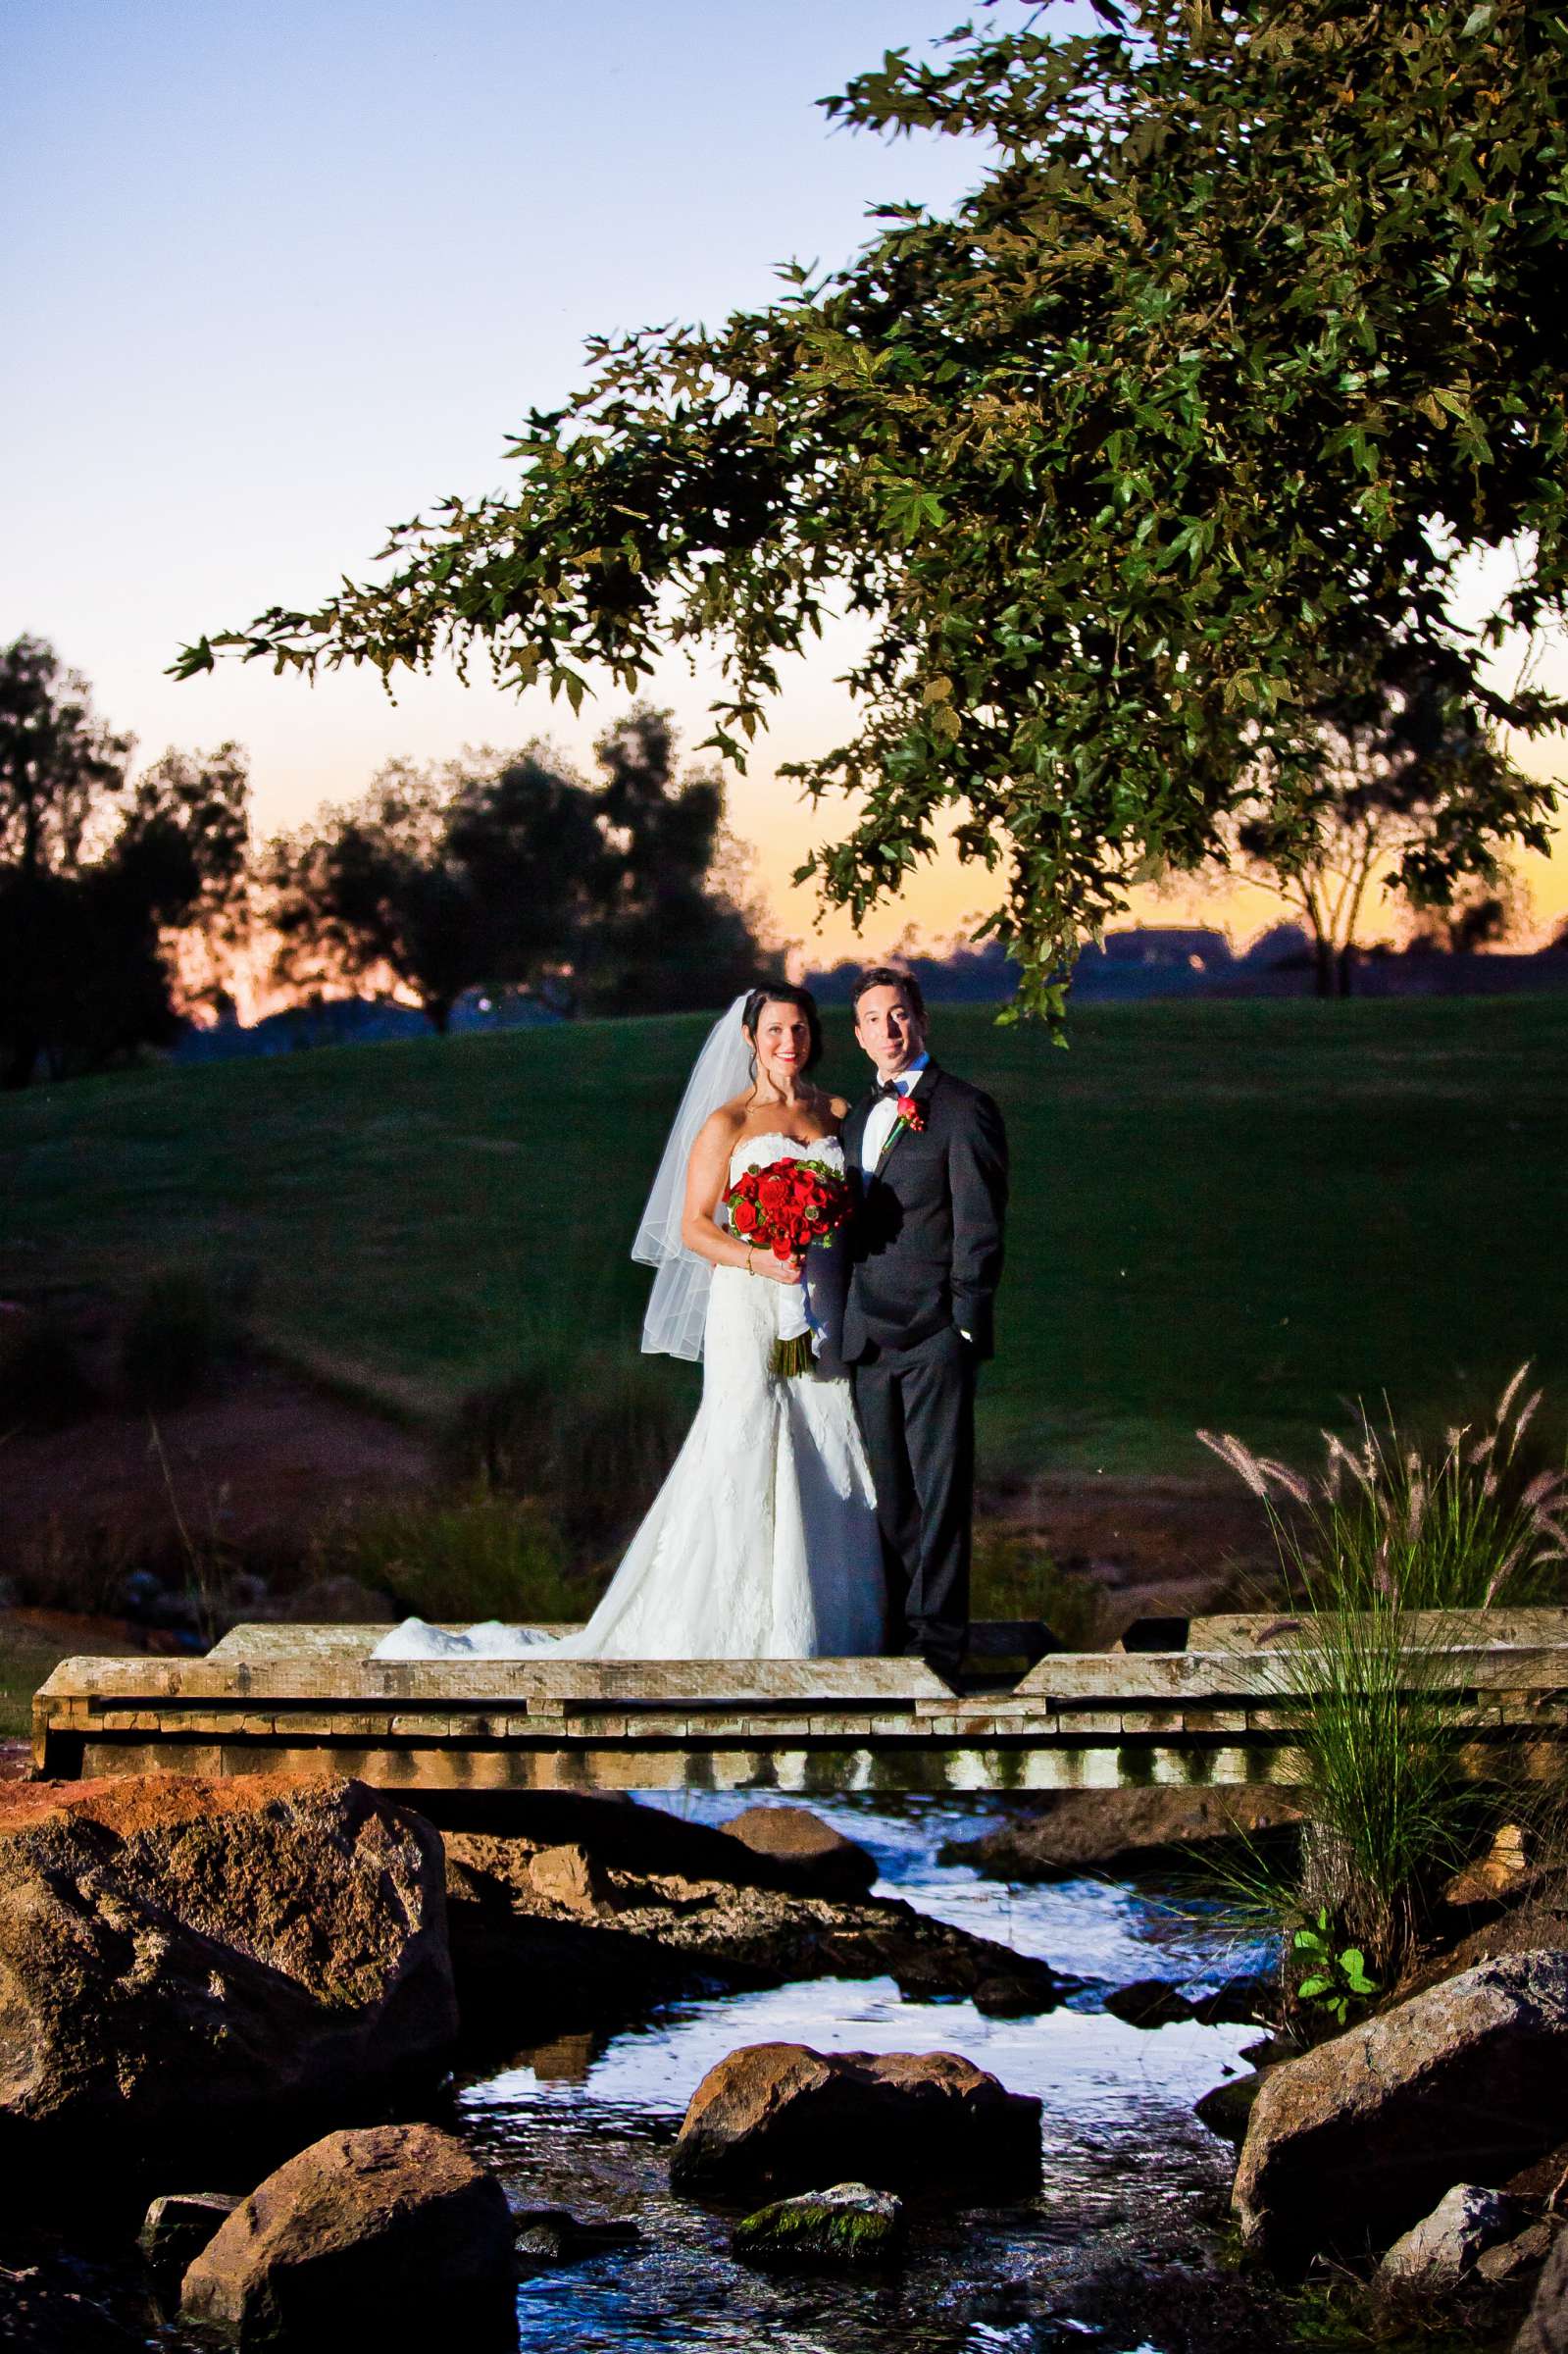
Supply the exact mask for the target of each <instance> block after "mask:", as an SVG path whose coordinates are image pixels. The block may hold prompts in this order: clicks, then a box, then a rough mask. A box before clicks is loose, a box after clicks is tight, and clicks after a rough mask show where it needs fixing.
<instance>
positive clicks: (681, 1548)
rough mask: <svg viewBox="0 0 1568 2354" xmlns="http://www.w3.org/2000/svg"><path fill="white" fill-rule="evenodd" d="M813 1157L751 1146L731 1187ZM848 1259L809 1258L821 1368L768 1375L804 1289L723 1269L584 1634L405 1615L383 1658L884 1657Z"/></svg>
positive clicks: (827, 1153) (787, 1141) (814, 1148)
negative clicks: (625, 1544)
mask: <svg viewBox="0 0 1568 2354" xmlns="http://www.w3.org/2000/svg"><path fill="white" fill-rule="evenodd" d="M806 1152H809V1154H810V1156H811V1157H812V1158H813V1159H820V1160H826V1161H829V1162H830V1163H831V1164H832V1165H834V1166H836V1167H840V1168H841V1167H842V1165H843V1154H842V1150H841V1148H840V1147H839V1145H838V1144H837V1143H836V1142H835V1141H833V1140H829V1141H827V1142H824V1143H820V1144H814V1145H811V1146H809V1147H807V1146H803V1145H801V1144H799V1143H797V1142H796V1141H795V1140H794V1139H793V1138H791V1137H786V1136H754V1137H748V1138H747V1139H746V1140H745V1142H744V1143H743V1144H742V1145H741V1146H739V1147H738V1148H737V1150H736V1151H735V1153H734V1155H733V1159H732V1161H731V1177H732V1181H733V1178H734V1177H735V1176H737V1175H738V1174H739V1172H740V1171H741V1170H742V1169H744V1168H757V1167H764V1166H766V1165H767V1164H768V1163H769V1162H771V1161H775V1160H779V1159H782V1158H784V1157H785V1156H789V1157H795V1156H798V1155H800V1154H801V1153H806ZM847 1256H848V1254H847V1250H846V1248H845V1245H844V1242H843V1240H842V1239H840V1240H839V1242H838V1243H837V1244H836V1245H835V1246H834V1247H833V1248H831V1249H829V1250H826V1251H824V1250H822V1249H821V1248H818V1249H814V1250H813V1251H812V1253H811V1254H810V1257H809V1262H808V1266H807V1281H808V1286H809V1290H810V1296H811V1300H812V1305H813V1315H814V1319H815V1320H816V1321H817V1322H818V1324H819V1325H820V1326H821V1327H822V1328H823V1341H822V1344H821V1346H820V1348H819V1356H818V1368H817V1371H816V1372H815V1373H807V1374H802V1375H797V1376H796V1377H795V1378H793V1379H791V1380H778V1379H776V1378H775V1377H774V1376H773V1374H772V1373H771V1372H770V1370H769V1359H770V1356H771V1354H772V1350H773V1344H774V1340H775V1338H776V1337H777V1336H778V1334H779V1333H780V1332H781V1331H782V1330H789V1329H793V1327H794V1321H795V1310H796V1305H797V1300H798V1295H796V1294H795V1293H793V1292H792V1291H791V1290H788V1289H786V1288H785V1287H784V1286H782V1285H780V1284H777V1283H773V1282H770V1281H769V1280H768V1279H767V1278H766V1277H760V1278H759V1277H757V1276H751V1275H747V1274H746V1272H745V1270H744V1269H743V1268H740V1267H716V1268H715V1269H714V1271H713V1283H712V1287H711V1290H710V1292H709V1296H708V1312H707V1322H706V1325H705V1327H704V1339H703V1373H702V1403H701V1405H700V1406H699V1407H698V1408H697V1413H696V1418H695V1420H694V1421H693V1423H692V1425H691V1428H690V1430H689V1431H688V1433H687V1434H686V1439H685V1443H684V1445H683V1448H682V1450H681V1453H680V1455H679V1456H678V1457H677V1458H676V1461H675V1465H674V1468H673V1469H672V1470H671V1473H670V1476H669V1478H668V1479H667V1480H666V1481H665V1483H664V1486H663V1487H662V1489H661V1490H660V1491H659V1495H658V1497H657V1499H656V1500H655V1502H654V1505H653V1508H652V1510H650V1511H649V1513H648V1515H647V1517H646V1519H645V1520H644V1521H643V1523H642V1525H641V1527H640V1528H639V1529H638V1530H637V1533H636V1535H635V1536H634V1537H633V1538H632V1544H631V1546H630V1548H629V1550H628V1552H627V1555H626V1558H625V1559H624V1561H622V1563H621V1566H620V1568H619V1569H618V1570H617V1571H616V1574H615V1577H614V1579H613V1581H612V1582H611V1584H610V1587H609V1589H608V1591H607V1592H606V1594H605V1596H604V1599H603V1600H602V1601H601V1602H600V1604H599V1606H598V1608H597V1610H596V1611H595V1612H594V1613H593V1615H592V1617H591V1618H590V1619H589V1620H588V1622H587V1624H586V1626H584V1627H582V1628H581V1629H580V1630H579V1631H578V1632H577V1633H575V1634H572V1635H567V1636H561V1637H554V1638H552V1637H548V1636H540V1635H537V1634H534V1633H533V1632H532V1631H531V1630H530V1629H528V1628H526V1627H509V1626H505V1625H502V1624H499V1623H492V1624H488V1625H485V1626H479V1627H472V1628H470V1629H468V1630H467V1632H466V1633H464V1634H448V1633H444V1632H443V1631H442V1630H441V1629H440V1628H438V1627H431V1626H428V1625H427V1624H426V1623H425V1622H424V1621H423V1620H421V1619H417V1618H416V1619H406V1620H405V1621H404V1622H403V1624H402V1625H401V1626H399V1627H396V1628H394V1629H393V1631H392V1633H391V1634H390V1635H388V1636H387V1637H386V1638H385V1639H384V1640H383V1641H382V1642H381V1643H380V1644H379V1645H378V1647H377V1650H376V1652H375V1653H374V1655H373V1656H374V1657H375V1658H377V1659H380V1660H398V1659H403V1660H409V1659H441V1658H465V1657H467V1658H476V1659H521V1658H536V1657H538V1656H539V1654H540V1653H541V1652H542V1653H547V1654H549V1655H550V1656H553V1657H556V1658H563V1659H577V1660H769V1659H821V1658H832V1659H838V1658H852V1657H857V1656H862V1655H867V1654H874V1653H876V1652H877V1651H879V1650H880V1649H881V1646H882V1641H883V1633H884V1626H885V1614H886V1600H885V1580H884V1575H883V1564H882V1545H881V1540H880V1538H879V1536H878V1531H877V1503H876V1494H875V1491H874V1489H873V1486H872V1479H871V1469H870V1465H869V1464H868V1462H867V1459H866V1451H865V1448H864V1445H863V1444H862V1441H861V1436H860V1430H859V1426H858V1424H857V1423H856V1420H855V1410H854V1404H853V1401H852V1399H851V1396H850V1388H849V1381H848V1378H847V1376H846V1374H845V1373H844V1371H843V1368H842V1366H841V1364H839V1362H838V1359H837V1357H836V1354H835V1327H836V1320H837V1315H838V1312H839V1309H840V1306H841V1299H842V1285H843V1277H844V1273H845V1269H846V1262H847Z"/></svg>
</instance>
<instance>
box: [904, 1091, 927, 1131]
mask: <svg viewBox="0 0 1568 2354" xmlns="http://www.w3.org/2000/svg"><path fill="white" fill-rule="evenodd" d="M898 1117H899V1118H900V1119H901V1120H902V1121H903V1123H904V1126H905V1127H906V1128H907V1129H908V1130H909V1132H910V1134H911V1135H912V1136H918V1135H919V1134H920V1132H921V1130H922V1128H924V1127H925V1125H926V1115H925V1113H924V1112H923V1111H922V1110H921V1108H920V1105H919V1103H918V1102H917V1101H916V1100H915V1098H914V1097H913V1096H900V1097H899V1099H898Z"/></svg>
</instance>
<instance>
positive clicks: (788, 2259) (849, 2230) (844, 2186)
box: [730, 2182, 906, 2265]
mask: <svg viewBox="0 0 1568 2354" xmlns="http://www.w3.org/2000/svg"><path fill="white" fill-rule="evenodd" d="M905 2236H906V2233H905V2225H904V2203H903V2201H902V2199H900V2198H897V2197H895V2196H894V2194H893V2193H892V2192H891V2191H890V2190H873V2189H872V2187H871V2185H870V2183H869V2182H835V2184H834V2186H833V2188H832V2189H831V2190H808V2191H805V2192H803V2193H802V2194H801V2196H800V2197H799V2198H794V2199H775V2200H774V2202H773V2204H772V2206H770V2207H759V2208H758V2210H757V2212H756V2214H755V2215H748V2216H747V2217H746V2219H745V2221H744V2222H743V2223H740V2224H737V2225H736V2226H735V2229H734V2236H733V2239H732V2240H731V2242H730V2252H731V2254H732V2255H733V2256H738V2257H739V2258H740V2259H741V2261H742V2262H743V2263H747V2264H834V2265H838V2264H848V2265H863V2264H867V2265H875V2264H888V2263H890V2262H892V2261H893V2260H894V2259H895V2258H896V2257H897V2256H899V2255H900V2254H901V2253H902V2250H903V2245H904V2239H905Z"/></svg>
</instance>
